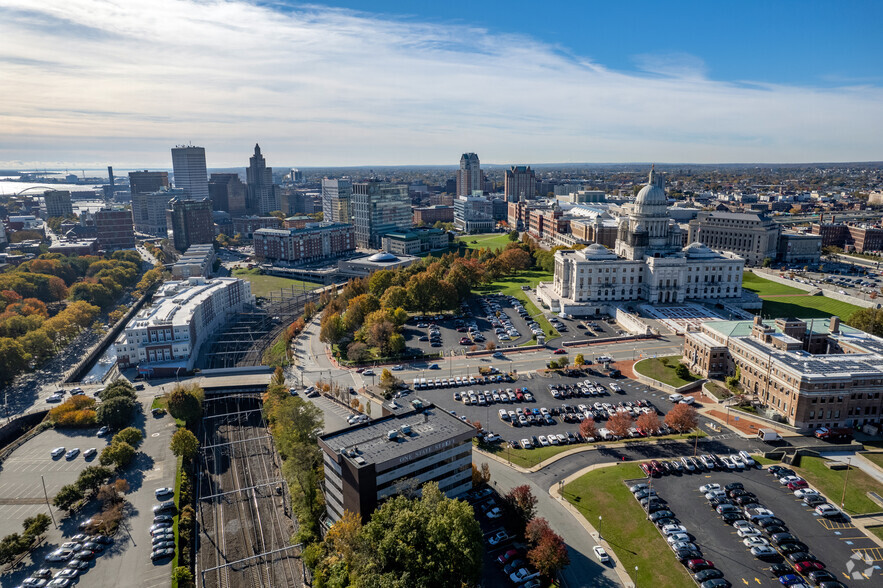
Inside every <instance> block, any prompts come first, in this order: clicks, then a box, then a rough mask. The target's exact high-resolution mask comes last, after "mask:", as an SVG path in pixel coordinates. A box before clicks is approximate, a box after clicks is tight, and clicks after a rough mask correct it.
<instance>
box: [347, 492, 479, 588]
mask: <svg viewBox="0 0 883 588" xmlns="http://www.w3.org/2000/svg"><path fill="white" fill-rule="evenodd" d="M359 538H360V542H359V546H360V549H361V553H360V554H359V556H357V557H356V558H355V559H356V560H357V562H359V563H358V564H357V565H358V566H359V568H358V569H357V570H356V576H357V577H359V578H360V584H361V583H364V585H366V586H370V585H374V586H425V587H427V588H436V587H438V588H441V587H448V586H471V585H474V584H476V583H477V582H478V580H479V578H480V577H481V567H482V552H483V542H482V535H481V527H480V526H479V524H478V521H477V520H476V519H475V514H474V512H473V510H472V507H471V506H469V504H467V503H466V502H463V501H461V500H454V499H450V498H446V497H445V496H444V494H442V493H441V492H440V491H439V489H438V484H436V483H434V482H430V483H428V484H426V485H424V486H423V493H422V496H421V498H419V499H414V500H411V499H408V498H405V497H404V496H397V497H395V498H392V499H391V500H388V501H386V502H385V503H384V504H383V505H382V506H381V507H380V508H378V509H377V510H376V511H375V512H374V514H373V515H372V516H371V520H370V521H368V523H367V524H366V525H364V526H363V527H362V530H361V532H360V533H359Z"/></svg>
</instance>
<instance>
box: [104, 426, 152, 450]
mask: <svg viewBox="0 0 883 588" xmlns="http://www.w3.org/2000/svg"><path fill="white" fill-rule="evenodd" d="M142 439H144V433H142V432H141V431H140V430H139V429H136V428H135V427H126V428H125V429H123V430H122V431H120V432H119V433H117V434H116V435H114V436H113V440H112V441H111V444H114V443H116V442H117V441H124V442H126V443H128V444H129V445H131V446H132V447H134V448H135V449H138V446H139V445H141V440H142Z"/></svg>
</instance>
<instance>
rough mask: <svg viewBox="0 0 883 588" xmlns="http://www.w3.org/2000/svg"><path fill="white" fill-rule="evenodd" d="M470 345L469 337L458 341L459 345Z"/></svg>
mask: <svg viewBox="0 0 883 588" xmlns="http://www.w3.org/2000/svg"><path fill="white" fill-rule="evenodd" d="M470 343H472V339H470V338H469V337H463V338H462V339H460V345H469V344H470Z"/></svg>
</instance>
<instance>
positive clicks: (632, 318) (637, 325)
mask: <svg viewBox="0 0 883 588" xmlns="http://www.w3.org/2000/svg"><path fill="white" fill-rule="evenodd" d="M615 318H616V322H617V324H619V325H620V326H621V327H622V328H623V329H625V330H626V331H628V332H629V333H631V334H632V335H649V334H650V333H651V331H650V327H649V325H647V323H645V322H644V321H642V320H641V319H639V318H638V317H637V316H636V315H633V314H630V313H628V312H626V311H625V310H623V309H622V308H617V309H616V316H615Z"/></svg>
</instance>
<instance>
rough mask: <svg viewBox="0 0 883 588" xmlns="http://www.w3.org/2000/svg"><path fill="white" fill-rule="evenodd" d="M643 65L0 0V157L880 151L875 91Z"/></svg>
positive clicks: (748, 156)
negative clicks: (256, 149)
mask: <svg viewBox="0 0 883 588" xmlns="http://www.w3.org/2000/svg"><path fill="white" fill-rule="evenodd" d="M637 59H638V63H639V64H640V66H641V68H642V69H644V70H645V71H647V72H651V73H648V74H647V75H640V74H629V73H623V72H617V71H612V70H610V69H608V68H605V67H603V65H602V64H597V63H592V62H591V61H589V60H588V59H583V58H580V57H574V56H572V55H567V54H565V53H564V52H562V51H560V50H559V48H557V47H554V46H551V45H547V44H543V43H539V42H537V41H536V40H534V39H531V38H528V37H525V36H517V35H498V34H491V33H488V32H487V31H485V30H483V29H479V28H469V27H465V26H460V25H450V24H444V23H420V22H415V21H413V20H412V19H409V20H396V19H390V18H388V17H378V16H372V15H369V14H365V13H354V12H348V11H342V10H336V9H328V8H324V7H319V6H312V7H306V8H300V9H296V10H289V9H284V10H282V9H275V8H273V7H268V6H255V5H253V4H250V3H247V2H242V1H229V2H225V1H221V0H205V1H197V0H137V1H136V0H115V1H114V0H40V2H39V3H35V2H33V1H29V0H0V82H2V87H3V88H4V91H3V92H2V93H0V165H6V166H14V165H16V163H15V162H40V163H41V164H43V165H47V164H52V163H63V164H65V165H66V164H71V165H82V164H106V163H113V164H114V165H117V166H120V167H126V166H133V165H144V166H147V165H162V166H165V167H167V166H168V165H169V159H170V156H169V151H168V149H169V147H171V146H172V145H173V144H176V143H182V142H187V141H192V142H193V143H194V144H199V145H204V146H205V147H206V149H207V153H208V155H209V165H210V166H222V165H245V162H246V161H247V157H248V154H249V152H250V149H251V146H252V145H253V144H254V142H255V141H259V142H260V143H261V146H262V148H263V151H264V153H265V154H266V155H267V157H268V160H269V162H270V163H271V164H275V165H277V166H281V165H287V164H291V165H299V166H310V165H368V164H412V163H451V164H455V163H456V161H457V160H458V158H459V155H460V153H462V152H464V151H476V152H477V153H479V155H480V156H481V157H482V160H483V161H488V162H496V163H510V162H511V163H515V162H519V163H520V162H529V163H530V162H536V163H538V162H563V161H599V162H609V161H651V160H652V161H668V162H724V161H751V162H755V161H770V162H786V161H848V160H872V159H880V158H881V153H880V146H881V143H880V139H879V129H880V128H883V110H881V108H880V104H883V92H881V89H880V88H879V87H876V86H862V87H855V86H853V87H841V88H834V89H830V88H810V87H795V86H785V85H768V84H767V85H760V84H752V83H750V81H749V82H744V83H725V82H719V81H712V80H709V79H707V78H706V77H705V74H704V72H705V68H704V64H703V63H702V61H701V60H700V59H699V58H696V57H693V56H689V55H655V56H653V55H650V56H647V55H644V56H639V57H638V58H637Z"/></svg>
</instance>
